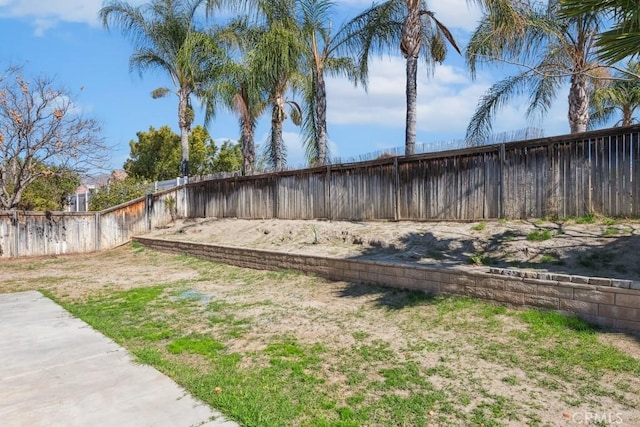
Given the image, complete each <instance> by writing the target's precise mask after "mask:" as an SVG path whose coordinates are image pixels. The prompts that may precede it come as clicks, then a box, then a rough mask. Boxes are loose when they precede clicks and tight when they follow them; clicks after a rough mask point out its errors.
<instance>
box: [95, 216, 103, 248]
mask: <svg viewBox="0 0 640 427" xmlns="http://www.w3.org/2000/svg"><path fill="white" fill-rule="evenodd" d="M94 221H95V230H96V237H95V239H96V241H95V248H96V252H100V238H101V236H100V235H101V234H102V233H101V232H100V225H101V224H100V212H96V214H95V216H94Z"/></svg>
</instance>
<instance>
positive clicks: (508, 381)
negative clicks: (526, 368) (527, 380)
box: [502, 375, 520, 385]
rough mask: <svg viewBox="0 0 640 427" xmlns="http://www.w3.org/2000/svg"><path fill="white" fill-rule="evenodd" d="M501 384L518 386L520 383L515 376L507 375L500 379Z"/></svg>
mask: <svg viewBox="0 0 640 427" xmlns="http://www.w3.org/2000/svg"><path fill="white" fill-rule="evenodd" d="M502 382H503V383H505V384H509V385H518V384H519V383H520V381H518V378H517V377H516V376H515V375H507V376H506V377H504V378H502Z"/></svg>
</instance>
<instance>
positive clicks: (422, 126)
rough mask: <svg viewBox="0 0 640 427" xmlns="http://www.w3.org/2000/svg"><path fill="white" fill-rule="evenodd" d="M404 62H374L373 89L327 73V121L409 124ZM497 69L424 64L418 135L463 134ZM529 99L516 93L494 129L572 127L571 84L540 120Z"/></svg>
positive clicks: (554, 131) (551, 131)
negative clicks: (530, 113) (473, 71)
mask: <svg viewBox="0 0 640 427" xmlns="http://www.w3.org/2000/svg"><path fill="white" fill-rule="evenodd" d="M404 67H405V62H404V59H403V58H401V57H391V58H387V59H383V60H379V61H375V62H372V63H371V65H370V80H369V91H368V93H366V92H364V90H362V88H354V87H353V85H351V84H350V83H349V82H348V81H346V80H342V79H341V80H338V79H328V80H327V86H328V88H327V94H328V101H327V102H328V121H329V123H330V125H331V124H334V125H353V126H357V125H369V126H372V127H373V126H377V127H379V126H384V127H388V128H404V125H405V111H406V110H405V109H406V100H405V71H404ZM495 77H496V76H495V75H491V74H489V73H480V74H479V75H478V77H477V79H476V80H475V81H473V80H471V78H470V77H469V76H468V74H467V73H466V71H465V70H464V69H463V68H459V67H455V66H449V65H443V66H438V67H437V68H436V70H435V73H434V75H433V76H432V77H429V76H427V75H426V73H425V72H424V70H422V71H420V70H419V82H418V105H417V110H418V123H417V125H418V132H419V133H420V134H419V135H418V137H419V138H422V139H425V137H426V135H425V133H430V134H431V133H434V134H448V135H455V137H457V138H463V137H464V135H465V132H466V128H467V125H468V124H469V121H470V119H471V117H472V115H473V113H474V112H475V109H476V106H477V104H478V100H479V99H480V97H481V96H482V95H483V94H484V93H485V92H486V90H487V89H488V88H489V87H490V86H491V85H492V84H493V83H494V82H495ZM527 103H528V100H527V99H526V98H525V97H521V98H518V99H514V100H513V102H511V103H509V104H508V105H506V106H505V107H504V108H502V109H501V110H500V111H499V112H498V114H497V115H496V117H495V120H494V131H495V132H505V131H514V130H519V129H523V128H527V127H542V128H544V132H545V135H548V136H550V135H557V134H563V133H566V132H567V131H568V128H567V120H566V111H567V90H566V89H565V90H563V91H561V92H560V93H559V94H558V98H557V100H556V102H554V103H553V105H552V107H551V109H550V110H549V112H548V113H547V114H546V115H545V117H544V119H543V120H541V121H535V120H531V119H527V117H526V114H525V113H526V109H527Z"/></svg>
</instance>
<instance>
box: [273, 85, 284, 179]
mask: <svg viewBox="0 0 640 427" xmlns="http://www.w3.org/2000/svg"><path fill="white" fill-rule="evenodd" d="M284 114H285V113H284V97H283V96H277V97H276V100H275V102H274V103H273V111H272V113H271V157H272V159H271V160H272V163H273V167H274V168H275V169H276V170H278V171H279V170H282V167H283V165H284V153H283V147H284V139H283V138H282V122H283V121H284Z"/></svg>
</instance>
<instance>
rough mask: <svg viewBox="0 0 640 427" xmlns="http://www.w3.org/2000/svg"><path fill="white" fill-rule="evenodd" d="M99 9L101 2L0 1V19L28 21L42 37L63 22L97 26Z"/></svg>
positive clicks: (90, 0) (139, 0)
mask: <svg viewBox="0 0 640 427" xmlns="http://www.w3.org/2000/svg"><path fill="white" fill-rule="evenodd" d="M144 1H145V0H133V1H129V4H132V5H137V4H142V3H144ZM101 7H102V0H64V1H51V0H28V1H26V0H1V1H0V17H3V18H22V19H26V20H30V21H31V25H32V26H33V27H34V32H35V35H37V36H42V35H43V34H44V33H45V32H46V31H47V30H48V29H50V28H53V27H55V26H56V25H58V24H60V23H63V22H71V23H85V24H89V25H92V26H98V25H99V22H98V11H99V10H100V8H101Z"/></svg>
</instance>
